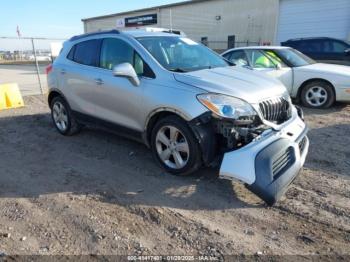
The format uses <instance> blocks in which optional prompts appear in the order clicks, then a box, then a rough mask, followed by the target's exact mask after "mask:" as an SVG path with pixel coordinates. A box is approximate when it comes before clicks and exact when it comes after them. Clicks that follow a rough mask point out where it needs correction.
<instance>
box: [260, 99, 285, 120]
mask: <svg viewBox="0 0 350 262" xmlns="http://www.w3.org/2000/svg"><path fill="white" fill-rule="evenodd" d="M259 108H260V112H261V114H262V116H263V118H264V119H265V120H267V121H269V122H273V123H277V124H281V123H283V122H285V121H287V120H288V119H290V117H291V104H290V103H289V101H287V100H286V99H284V98H283V97H277V98H272V99H269V100H265V101H262V102H260V103H259Z"/></svg>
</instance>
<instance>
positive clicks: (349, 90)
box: [222, 46, 350, 108]
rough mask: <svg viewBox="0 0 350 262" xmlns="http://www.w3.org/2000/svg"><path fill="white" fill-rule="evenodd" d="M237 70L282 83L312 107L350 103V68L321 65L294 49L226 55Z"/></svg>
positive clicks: (257, 49)
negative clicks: (254, 72) (242, 69)
mask: <svg viewBox="0 0 350 262" xmlns="http://www.w3.org/2000/svg"><path fill="white" fill-rule="evenodd" d="M222 56H223V57H225V58H226V59H227V60H229V61H231V62H233V63H235V64H236V65H237V66H243V67H247V68H251V69H253V70H257V71H261V72H264V73H266V74H268V75H270V76H273V77H275V78H277V79H279V80H280V81H281V82H282V83H283V84H284V85H285V86H286V88H287V90H288V91H289V93H290V95H291V97H292V98H295V99H300V100H301V102H302V103H303V104H304V105H305V106H308V107H313V108H327V107H330V106H331V105H332V104H333V103H334V102H335V101H343V102H349V101H350V67H349V66H342V65H332V64H322V63H317V62H315V61H314V60H312V59H311V58H309V57H307V56H305V55H304V54H302V53H300V52H299V51H297V50H295V49H293V48H290V47H280V46H256V47H243V48H234V49H230V50H228V51H226V52H224V53H223V54H222Z"/></svg>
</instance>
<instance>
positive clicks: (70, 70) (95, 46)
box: [58, 39, 101, 116]
mask: <svg viewBox="0 0 350 262" xmlns="http://www.w3.org/2000/svg"><path fill="white" fill-rule="evenodd" d="M100 44H101V40H99V39H94V40H87V41H83V42H80V43H77V44H76V45H75V46H73V48H72V49H71V51H70V52H69V54H68V56H67V63H65V65H64V66H62V67H61V68H60V69H59V72H58V74H60V79H61V80H60V87H61V89H62V90H63V91H64V94H65V96H66V99H67V100H68V102H69V104H70V106H71V108H72V110H74V111H77V112H79V113H83V114H88V115H91V116H96V110H95V105H94V99H95V93H96V88H97V84H96V81H97V79H98V72H97V70H96V69H97V66H98V62H99V52H100Z"/></svg>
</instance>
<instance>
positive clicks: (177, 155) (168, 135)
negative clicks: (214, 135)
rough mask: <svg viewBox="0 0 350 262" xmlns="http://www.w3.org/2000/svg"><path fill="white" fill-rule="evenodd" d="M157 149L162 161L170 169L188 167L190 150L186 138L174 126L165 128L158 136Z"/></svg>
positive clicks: (160, 130)
mask: <svg viewBox="0 0 350 262" xmlns="http://www.w3.org/2000/svg"><path fill="white" fill-rule="evenodd" d="M156 149H157V153H158V156H159V158H160V160H161V161H162V162H163V163H164V164H165V165H167V166H168V167H170V168H173V169H181V168H183V167H184V166H186V164H187V162H188V160H189V157H190V149H189V145H188V142H187V140H186V137H185V136H184V135H183V134H182V132H181V131H180V130H179V129H177V128H176V127H174V126H164V127H162V128H161V129H159V131H158V133H157V136H156Z"/></svg>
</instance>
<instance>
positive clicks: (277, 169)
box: [272, 147, 295, 177]
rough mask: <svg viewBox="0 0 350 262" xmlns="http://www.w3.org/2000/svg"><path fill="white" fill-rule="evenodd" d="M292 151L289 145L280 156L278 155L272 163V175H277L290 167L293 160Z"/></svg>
mask: <svg viewBox="0 0 350 262" xmlns="http://www.w3.org/2000/svg"><path fill="white" fill-rule="evenodd" d="M294 159H295V158H294V152H293V148H292V147H289V148H288V149H287V150H286V151H285V152H284V153H283V154H282V155H281V156H279V157H278V158H277V159H276V160H275V161H273V163H272V174H273V176H274V177H275V176H278V175H280V174H282V173H283V171H284V170H286V169H287V168H288V167H290V166H291V165H292V164H293V162H294Z"/></svg>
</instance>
